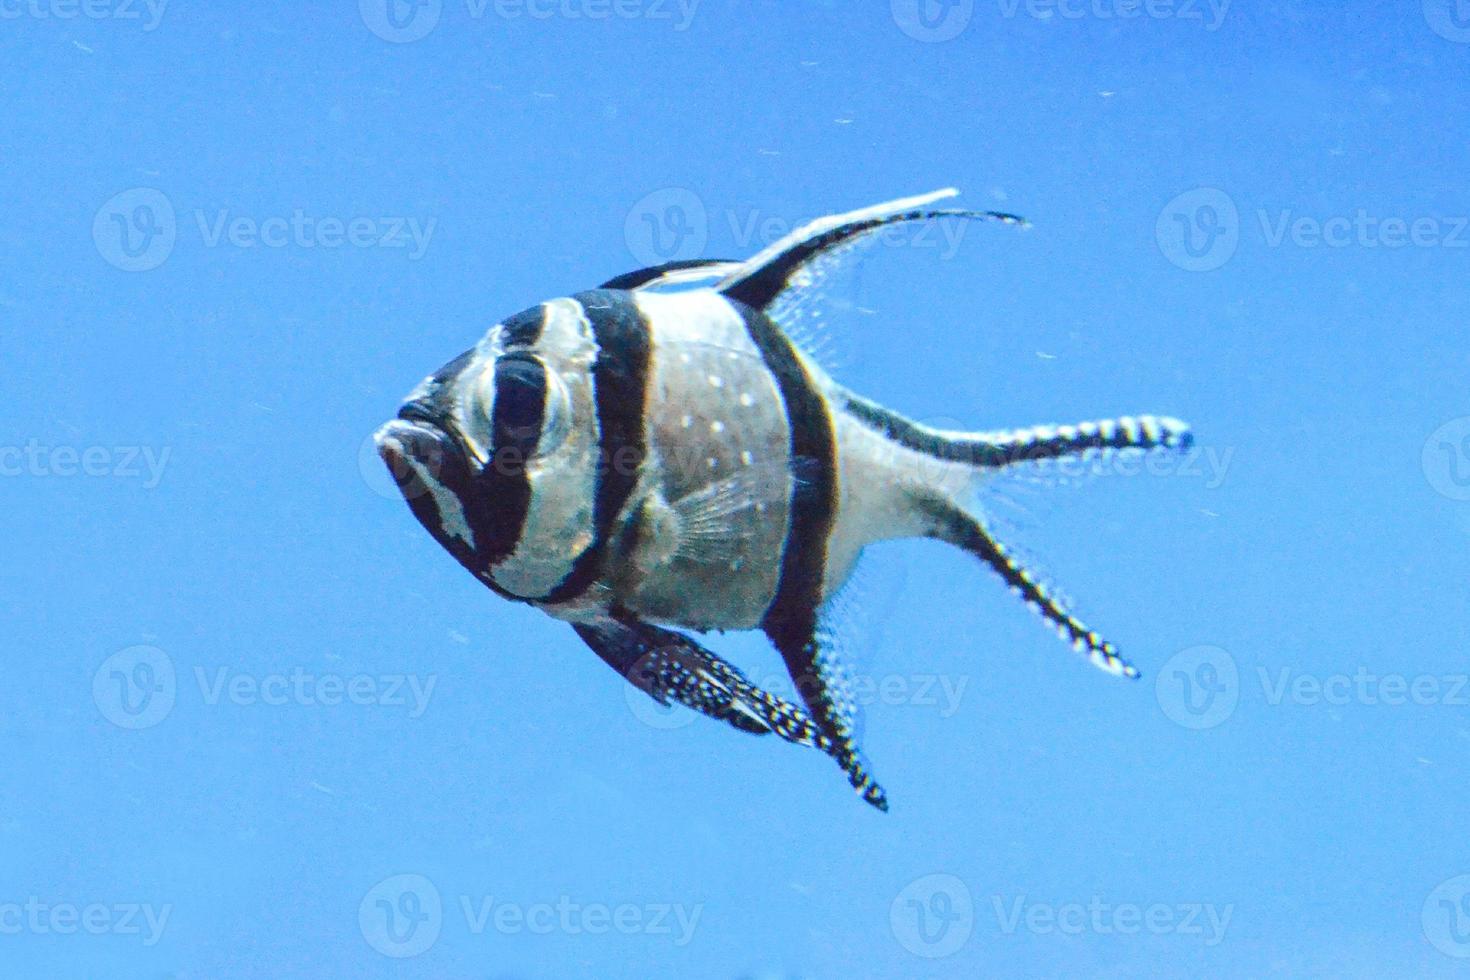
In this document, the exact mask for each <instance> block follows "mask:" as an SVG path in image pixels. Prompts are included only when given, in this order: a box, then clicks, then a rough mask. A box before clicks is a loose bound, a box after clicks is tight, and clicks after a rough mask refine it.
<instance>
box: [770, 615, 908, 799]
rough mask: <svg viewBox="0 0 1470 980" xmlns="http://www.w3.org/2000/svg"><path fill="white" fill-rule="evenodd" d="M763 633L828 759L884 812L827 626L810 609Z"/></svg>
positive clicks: (838, 653) (839, 657) (849, 686)
mask: <svg viewBox="0 0 1470 980" xmlns="http://www.w3.org/2000/svg"><path fill="white" fill-rule="evenodd" d="M765 630H766V635H767V636H768V637H769V638H770V640H771V643H772V645H773V646H775V648H776V650H777V651H778V652H779V653H780V654H781V658H782V659H783V660H784V661H785V662H786V669H787V671H788V672H789V673H790V674H791V680H792V683H794V684H795V685H796V689H797V692H798V693H799V694H800V695H801V698H802V700H803V701H804V702H806V705H807V708H808V709H809V710H810V711H811V716H812V718H813V720H814V721H815V722H816V724H817V725H818V727H819V728H820V729H821V731H822V732H823V734H824V735H825V736H826V737H827V738H828V739H829V740H830V742H831V746H832V747H831V748H830V749H828V754H829V755H831V756H832V757H833V758H834V759H836V760H837V764H838V765H839V766H841V767H842V771H843V772H844V773H846V774H847V780H848V782H849V783H851V784H852V788H853V789H854V790H856V791H857V793H858V795H859V796H861V797H862V798H863V799H864V800H866V801H867V802H868V803H870V804H872V805H873V806H875V807H877V808H878V809H880V810H887V809H888V797H887V795H886V794H885V793H884V792H883V787H881V786H879V785H878V782H877V780H875V779H874V778H873V776H872V773H871V772H870V771H869V769H868V764H867V760H865V759H864V758H863V755H862V752H861V750H860V749H859V748H858V744H857V731H856V727H855V724H854V722H855V709H856V706H855V703H854V700H853V697H852V678H851V675H850V674H849V673H848V672H847V667H846V663H845V661H844V660H843V658H842V655H841V651H840V649H839V648H838V647H837V646H836V644H835V642H834V641H835V640H836V637H835V635H834V633H833V631H832V629H831V628H830V624H829V623H827V622H824V620H823V616H822V613H821V611H820V610H813V611H812V614H811V615H810V616H809V617H803V618H802V620H801V621H786V622H782V623H774V622H768V623H767V624H766V627H765Z"/></svg>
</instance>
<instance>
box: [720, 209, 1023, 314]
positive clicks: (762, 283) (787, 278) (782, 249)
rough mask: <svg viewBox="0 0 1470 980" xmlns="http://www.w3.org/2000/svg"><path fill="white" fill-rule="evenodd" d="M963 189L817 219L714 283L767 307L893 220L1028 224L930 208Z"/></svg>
mask: <svg viewBox="0 0 1470 980" xmlns="http://www.w3.org/2000/svg"><path fill="white" fill-rule="evenodd" d="M958 193H959V191H957V190H955V189H954V188H953V187H947V188H944V189H943V190H938V191H934V192H932V193H930V194H920V195H918V196H915V197H905V198H899V199H898V200H896V201H888V202H886V203H884V204H875V205H873V206H872V207H868V208H862V209H860V210H857V211H849V212H847V213H846V214H834V215H828V216H827V217H825V218H818V219H817V220H816V221H813V222H811V223H810V224H806V225H803V226H802V227H800V228H798V229H796V230H795V231H794V232H792V233H791V234H789V235H787V236H786V237H785V238H783V239H781V240H780V241H778V242H776V243H775V244H774V245H771V246H770V247H768V248H765V249H763V250H761V251H760V252H759V253H757V254H756V255H755V256H754V257H752V258H750V259H748V260H746V261H745V262H742V263H741V264H740V265H739V266H738V267H737V268H736V269H735V270H734V271H733V272H731V273H730V274H729V275H727V276H725V278H724V279H722V280H721V281H720V282H719V283H718V284H717V285H716V286H715V288H716V289H718V290H719V291H720V292H722V293H724V294H725V295H726V296H728V297H730V298H731V299H735V300H739V301H740V302H742V303H745V304H746V305H747V306H753V307H755V308H756V309H765V308H766V307H767V306H769V305H770V304H771V303H772V302H773V301H774V300H775V299H776V297H778V296H780V295H781V293H783V292H784V291H785V290H786V289H787V288H788V287H790V286H791V285H792V282H793V279H794V277H795V276H796V274H797V273H798V272H799V271H800V270H801V269H802V267H803V266H805V265H807V264H808V263H809V262H811V261H812V260H813V259H816V258H817V257H818V256H820V255H822V254H824V253H827V252H830V251H832V250H833V249H836V248H840V247H841V246H843V245H846V244H848V243H850V242H853V241H854V240H856V239H858V238H861V237H863V236H865V235H870V234H872V233H874V232H876V231H877V230H878V229H880V228H883V227H886V226H888V225H895V224H903V223H905V222H910V221H928V220H931V219H934V218H946V217H953V218H962V219H967V220H968V219H975V220H981V221H999V222H1002V223H1004V224H1013V225H1024V224H1025V223H1026V222H1025V219H1024V218H1020V217H1017V216H1016V215H1014V214H1003V213H1001V212H999V211H970V210H965V209H961V208H930V207H929V205H930V204H933V203H934V202H935V201H941V200H944V199H945V198H950V197H954V196H955V195H956V194H958Z"/></svg>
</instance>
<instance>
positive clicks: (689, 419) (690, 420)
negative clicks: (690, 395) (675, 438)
mask: <svg viewBox="0 0 1470 980" xmlns="http://www.w3.org/2000/svg"><path fill="white" fill-rule="evenodd" d="M693 424H694V417H693V416H692V415H686V416H684V417H683V418H681V419H680V420H679V425H681V426H682V427H684V428H686V429H687V428H689V427H690V426H691V425H693Z"/></svg>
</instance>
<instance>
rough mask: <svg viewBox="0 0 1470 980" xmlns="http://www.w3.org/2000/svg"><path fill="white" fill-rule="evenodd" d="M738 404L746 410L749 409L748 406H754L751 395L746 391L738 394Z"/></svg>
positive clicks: (753, 399) (753, 398)
mask: <svg viewBox="0 0 1470 980" xmlns="http://www.w3.org/2000/svg"><path fill="white" fill-rule="evenodd" d="M740 404H741V405H743V406H744V407H746V408H749V407H750V406H752V405H754V404H755V397H754V396H753V395H751V393H750V392H748V391H742V392H741V393H740Z"/></svg>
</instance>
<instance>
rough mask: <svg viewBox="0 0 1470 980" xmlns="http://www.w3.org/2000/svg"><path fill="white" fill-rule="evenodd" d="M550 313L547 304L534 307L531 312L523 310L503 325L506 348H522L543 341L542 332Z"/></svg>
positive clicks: (503, 343)
mask: <svg viewBox="0 0 1470 980" xmlns="http://www.w3.org/2000/svg"><path fill="white" fill-rule="evenodd" d="M548 315H549V312H548V310H547V308H546V304H545V303H542V304H541V305H540V306H533V307H531V308H530V309H529V310H522V311H521V312H519V313H517V314H516V315H515V316H513V317H511V318H510V319H509V320H506V321H505V322H504V323H502V324H501V325H500V326H501V335H500V339H501V343H502V345H503V346H505V347H521V346H526V347H529V346H530V345H532V344H534V343H536V341H538V340H540V339H541V331H542V330H543V329H545V326H546V317H547V316H548Z"/></svg>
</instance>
